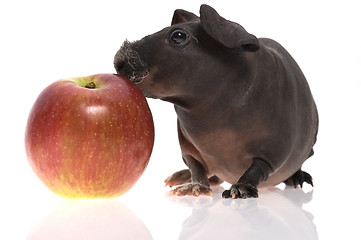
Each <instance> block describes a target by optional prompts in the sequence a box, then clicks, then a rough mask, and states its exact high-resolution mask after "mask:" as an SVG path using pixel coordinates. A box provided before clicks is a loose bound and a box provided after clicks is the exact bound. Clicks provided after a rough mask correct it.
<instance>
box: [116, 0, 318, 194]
mask: <svg viewBox="0 0 361 240" xmlns="http://www.w3.org/2000/svg"><path fill="white" fill-rule="evenodd" d="M114 66H115V69H116V71H117V73H118V74H121V75H125V76H127V77H128V78H130V79H131V80H132V81H133V82H134V83H136V84H137V86H138V87H139V88H140V89H141V90H142V92H143V93H144V95H145V96H146V97H150V98H159V99H162V100H165V101H168V102H171V103H173V104H174V108H175V111H176V113H177V116H178V136H179V143H180V147H181V150H182V156H183V160H184V162H185V163H186V165H187V166H188V168H189V170H188V169H187V170H182V171H179V172H176V173H174V174H173V175H171V176H170V177H168V178H167V179H166V180H165V182H166V185H168V186H170V187H172V186H175V185H179V186H177V187H175V188H174V189H173V190H172V191H171V193H172V194H175V195H179V196H182V195H195V196H198V195H200V194H204V195H211V194H212V190H211V188H210V184H219V183H221V182H222V181H226V182H229V183H231V184H233V185H232V186H231V188H230V190H226V191H224V192H223V194H222V196H223V197H224V198H251V197H258V190H257V187H262V186H270V185H276V184H279V183H281V182H285V183H286V184H287V185H292V186H295V187H297V186H298V185H300V186H301V187H302V184H303V183H304V182H306V183H309V184H311V185H313V183H312V177H311V176H310V175H309V174H308V173H306V172H304V171H302V170H301V166H302V164H303V163H304V162H305V160H306V159H307V158H309V157H310V156H312V155H313V149H312V148H313V145H314V144H315V142H316V135H317V130H318V115H317V109H316V105H315V103H314V100H313V97H312V94H311V92H310V89H309V86H308V84H307V81H306V79H305V77H304V75H303V74H302V72H301V70H300V68H299V66H298V65H297V63H296V62H295V60H294V59H293V58H292V57H291V56H290V55H289V53H288V52H287V51H286V50H285V49H284V48H283V47H282V46H281V45H280V44H278V43H277V42H275V41H273V40H271V39H267V38H260V39H257V38H256V37H255V36H253V35H251V34H249V33H248V32H247V31H246V30H245V29H244V28H243V27H242V26H240V25H239V24H237V23H235V22H231V21H228V20H226V19H224V18H223V17H221V16H220V15H219V14H218V13H217V12H216V11H215V10H214V9H213V8H211V7H210V6H207V5H202V6H201V8H200V17H197V16H196V15H194V14H193V13H190V12H187V11H184V10H176V11H175V12H174V16H173V20H172V24H171V26H170V27H167V28H164V29H163V30H161V31H159V32H157V33H154V34H152V35H149V36H146V37H144V38H143V39H141V40H139V41H135V42H131V43H130V42H128V41H125V42H124V43H123V45H122V47H121V48H120V50H119V51H118V52H117V54H116V55H115V59H114Z"/></svg>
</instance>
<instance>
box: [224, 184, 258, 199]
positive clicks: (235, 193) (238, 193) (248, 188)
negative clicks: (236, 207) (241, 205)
mask: <svg viewBox="0 0 361 240" xmlns="http://www.w3.org/2000/svg"><path fill="white" fill-rule="evenodd" d="M222 197H223V198H233V199H236V198H243V199H245V198H258V190H257V187H255V186H253V185H252V184H249V183H236V184H233V185H232V186H231V189H230V190H225V191H224V192H223V193H222Z"/></svg>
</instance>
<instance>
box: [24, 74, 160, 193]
mask: <svg viewBox="0 0 361 240" xmlns="http://www.w3.org/2000/svg"><path fill="white" fill-rule="evenodd" d="M89 83H90V85H89ZM92 84H94V85H92ZM89 87H95V88H89ZM153 143H154V124H153V118H152V115H151V112H150V109H149V106H148V104H147V101H146V99H145V97H144V96H143V94H142V93H141V92H140V90H139V89H138V88H137V86H136V85H135V84H134V83H132V82H131V81H130V80H129V79H127V78H125V77H123V76H119V75H116V74H97V75H92V76H87V77H79V78H71V79H62V80H59V81H56V82H54V83H53V84H51V85H49V86H48V87H47V88H45V89H44V90H43V91H42V92H41V94H40V95H39V97H38V99H37V100H36V102H35V103H34V105H33V107H32V109H31V111H30V114H29V118H28V122H27V126H26V132H25V148H26V154H27V158H28V161H29V163H30V165H31V167H32V169H33V170H34V172H35V173H36V175H37V176H38V177H39V178H40V179H41V181H42V182H43V183H44V184H45V185H46V186H47V187H48V188H49V189H50V190H52V191H53V192H54V193H56V194H58V195H60V196H62V197H65V198H76V199H86V198H114V197H118V196H120V195H122V194H123V193H125V192H126V191H128V190H129V189H130V188H131V187H132V186H133V185H134V184H135V182H136V181H137V180H138V179H139V178H140V176H141V175H142V173H143V172H144V170H145V168H146V166H147V164H148V162H149V159H150V155H151V152H152V148H153Z"/></svg>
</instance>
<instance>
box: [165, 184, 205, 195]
mask: <svg viewBox="0 0 361 240" xmlns="http://www.w3.org/2000/svg"><path fill="white" fill-rule="evenodd" d="M169 194H170V195H175V196H195V197H198V196H200V195H206V196H212V189H211V188H210V187H208V186H206V185H204V184H202V183H200V182H190V183H185V184H182V185H180V186H178V187H176V188H174V189H173V190H171V191H170V192H169Z"/></svg>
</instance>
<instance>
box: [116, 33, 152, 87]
mask: <svg viewBox="0 0 361 240" xmlns="http://www.w3.org/2000/svg"><path fill="white" fill-rule="evenodd" d="M114 68H115V70H116V71H117V73H118V74H119V75H123V76H125V77H127V78H129V79H130V80H131V81H132V82H134V83H135V84H140V83H142V82H143V81H144V79H145V78H146V77H148V75H149V70H148V69H147V66H146V64H145V63H143V61H142V60H141V59H140V57H139V54H138V53H137V52H136V51H135V50H133V43H130V42H129V41H127V40H126V41H124V43H123V45H122V46H121V48H120V49H119V50H118V52H117V53H116V54H115V57H114Z"/></svg>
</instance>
